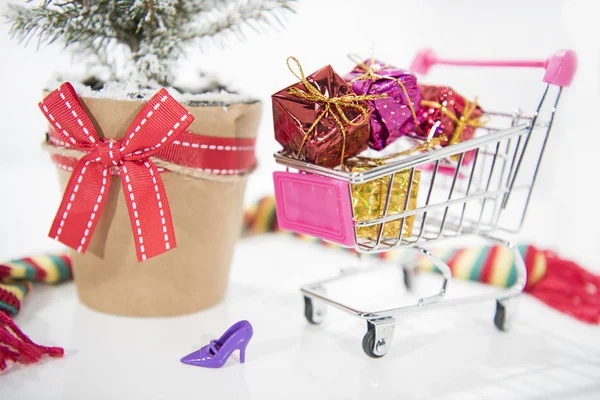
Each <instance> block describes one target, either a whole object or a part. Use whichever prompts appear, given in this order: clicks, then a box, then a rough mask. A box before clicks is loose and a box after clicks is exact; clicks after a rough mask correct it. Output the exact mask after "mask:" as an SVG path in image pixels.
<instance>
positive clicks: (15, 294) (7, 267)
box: [0, 255, 72, 371]
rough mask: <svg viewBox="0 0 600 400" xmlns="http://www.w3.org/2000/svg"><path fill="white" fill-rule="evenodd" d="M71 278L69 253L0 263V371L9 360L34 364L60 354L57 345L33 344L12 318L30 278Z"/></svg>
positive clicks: (26, 291) (18, 307) (53, 280)
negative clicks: (43, 358)
mask: <svg viewBox="0 0 600 400" xmlns="http://www.w3.org/2000/svg"><path fill="white" fill-rule="evenodd" d="M71 278H72V273H71V259H70V258H69V257H68V256H65V255H61V256H57V255H47V256H37V257H31V258H23V259H21V260H13V261H10V262H7V263H4V264H0V371H3V370H4V369H5V368H6V367H7V364H8V362H9V361H11V362H18V363H20V364H33V363H36V362H38V361H39V360H40V359H41V358H42V357H44V356H50V357H62V355H63V353H64V351H63V349H61V348H60V347H46V346H40V345H38V344H35V343H34V342H33V341H32V340H31V339H29V337H27V335H25V334H24V333H23V332H22V331H21V330H20V329H19V327H18V326H17V325H16V324H15V323H14V321H13V320H12V318H13V317H14V316H16V315H17V313H18V312H19V310H20V309H21V303H22V302H23V298H24V297H25V295H26V294H27V293H29V291H30V290H31V284H32V282H45V283H58V282H62V281H66V280H70V279H71Z"/></svg>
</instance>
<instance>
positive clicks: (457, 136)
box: [421, 97, 488, 161]
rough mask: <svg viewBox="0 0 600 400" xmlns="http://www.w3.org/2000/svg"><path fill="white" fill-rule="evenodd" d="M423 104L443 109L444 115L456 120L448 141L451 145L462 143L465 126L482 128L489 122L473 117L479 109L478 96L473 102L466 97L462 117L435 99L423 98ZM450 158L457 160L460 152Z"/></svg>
mask: <svg viewBox="0 0 600 400" xmlns="http://www.w3.org/2000/svg"><path fill="white" fill-rule="evenodd" d="M421 105H422V106H425V107H431V108H435V109H437V110H441V111H442V113H444V115H446V116H448V117H449V118H450V119H451V120H452V121H453V122H454V131H453V132H452V136H451V137H450V141H449V142H448V144H449V145H453V144H456V143H460V140H461V138H462V133H463V130H464V129H465V127H467V126H470V127H473V128H480V127H482V126H484V125H485V124H486V123H487V122H488V121H482V120H481V117H475V118H471V114H473V112H474V111H475V110H476V109H477V97H476V98H475V100H474V101H472V102H471V101H468V100H466V99H465V106H464V108H463V112H462V115H461V116H460V118H457V117H456V115H454V114H453V113H451V112H450V110H448V108H447V107H446V106H443V105H441V104H440V103H437V102H435V101H429V100H421ZM442 137H444V138H445V139H446V140H447V138H446V136H445V135H443V134H442V135H440V136H439V138H442ZM446 140H444V141H446ZM440 143H441V142H440ZM450 158H452V160H454V161H457V160H458V154H455V155H453V156H451V157H450Z"/></svg>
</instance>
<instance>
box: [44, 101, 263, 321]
mask: <svg viewBox="0 0 600 400" xmlns="http://www.w3.org/2000/svg"><path fill="white" fill-rule="evenodd" d="M80 101H81V103H82V105H83V107H84V108H85V111H86V112H87V115H88V116H89V117H90V119H91V121H92V122H93V125H94V126H95V128H96V131H97V132H98V136H100V137H101V138H123V137H125V135H127V134H128V128H129V126H130V124H131V123H132V121H133V120H134V118H135V117H136V115H138V113H140V110H142V107H143V106H144V105H145V104H146V101H124V100H112V99H103V98H86V97H82V98H80ZM183 106H184V107H185V109H187V110H188V111H189V113H190V114H191V115H192V116H194V118H195V119H194V122H193V123H192V124H191V125H190V126H189V127H188V128H187V132H186V133H187V134H190V133H191V134H194V135H202V136H198V137H201V138H202V140H205V139H206V140H208V142H207V143H218V140H220V138H234V139H240V140H241V141H242V142H244V143H252V144H251V145H248V146H243V149H242V146H227V147H229V148H228V149H227V150H226V149H225V146H219V145H214V144H213V145H210V144H204V143H202V141H201V140H200V141H192V142H191V143H189V142H187V145H186V142H184V141H177V140H176V141H175V142H173V143H172V144H171V145H170V147H169V148H173V149H175V150H178V149H179V147H176V146H183V147H187V149H186V150H187V151H188V152H187V153H186V154H187V159H186V160H185V163H187V165H174V164H173V163H166V165H165V163H161V160H160V159H157V158H152V160H153V161H154V163H155V164H156V166H157V167H158V168H159V170H161V169H160V168H161V167H163V168H165V169H167V170H166V171H164V172H162V170H161V173H160V177H161V178H162V182H163V184H164V189H165V192H166V196H167V198H168V204H169V206H170V210H171V217H172V221H173V228H174V234H175V237H176V241H177V243H176V247H174V248H172V249H170V250H168V251H166V252H164V253H162V254H160V255H157V256H155V257H151V258H148V259H146V260H144V261H142V262H139V261H138V259H139V254H136V243H135V240H136V239H137V237H136V236H135V235H134V233H133V232H132V227H133V226H132V222H130V214H129V212H128V205H127V203H126V200H125V199H126V197H125V196H126V195H127V193H123V191H124V190H125V191H127V190H126V189H124V188H125V187H126V186H122V182H121V177H120V176H119V174H118V173H117V174H113V175H112V176H110V175H109V177H108V179H111V180H112V181H111V183H110V189H109V190H108V193H107V194H106V196H107V197H106V202H105V204H104V208H103V210H102V213H101V215H100V216H99V219H98V222H97V225H96V227H95V230H94V232H93V235H91V238H90V239H89V246H88V248H87V250H86V252H85V254H81V253H79V252H75V251H73V269H74V278H75V283H76V286H77V293H78V296H79V299H80V300H81V302H82V303H84V304H85V305H87V306H89V307H91V308H93V309H96V310H98V311H103V312H106V313H110V314H118V315H127V316H174V315H181V314H188V313H193V312H197V311H200V310H203V309H205V308H207V307H210V306H212V305H214V304H215V303H217V302H218V301H219V300H220V299H221V298H222V297H223V295H224V292H225V289H226V287H227V282H228V275H229V266H230V262H231V257H232V252H233V247H234V245H235V243H236V240H237V238H238V237H239V235H240V230H241V223H242V209H243V197H244V190H245V186H246V179H247V174H248V173H249V172H250V171H251V169H252V167H253V165H252V166H251V167H248V166H247V165H246V166H245V167H246V168H245V169H244V168H243V167H244V166H243V165H242V164H243V163H244V162H242V161H240V165H239V166H240V168H239V169H229V170H218V169H216V170H213V169H210V168H196V167H191V166H190V165H198V163H202V162H204V161H206V160H209V161H210V159H213V158H214V159H215V160H217V161H216V162H217V163H218V160H219V159H221V158H222V156H223V155H224V153H225V152H227V156H228V157H229V158H230V159H231V157H232V156H234V154H238V153H239V155H240V160H241V158H242V157H243V156H244V154H243V153H242V151H245V152H251V154H252V160H254V158H253V157H254V156H253V152H254V147H253V143H254V140H253V139H254V138H255V135H256V131H257V128H258V123H259V119H260V108H261V106H260V103H242V104H232V105H229V106H223V105H218V106H190V105H186V104H183ZM53 130H56V129H51V130H50V135H49V145H48V146H46V147H48V148H51V150H50V153H51V154H52V159H53V160H54V161H55V162H56V164H57V167H58V169H59V171H58V174H59V180H60V184H61V186H62V188H63V190H64V189H65V187H66V185H67V182H68V180H69V177H70V175H71V173H72V172H71V171H72V169H73V165H75V164H76V162H77V157H71V158H69V155H70V154H69V150H68V149H64V148H61V147H60V143H58V144H57V143H56V142H58V140H56V139H53ZM187 137H188V138H189V137H190V136H189V135H188V136H187ZM213 139H214V141H211V140H213ZM102 140H104V139H102ZM236 151H237V152H238V153H235V152H236ZM219 152H220V153H219ZM245 156H246V161H245V162H246V163H247V159H248V154H247V153H246V155H245ZM234 157H237V156H234ZM203 160H204V161H203ZM253 162H254V161H253ZM185 163H184V164H185ZM208 169H210V171H208ZM140 207H143V204H140Z"/></svg>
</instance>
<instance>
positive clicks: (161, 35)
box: [5, 0, 295, 85]
mask: <svg viewBox="0 0 600 400" xmlns="http://www.w3.org/2000/svg"><path fill="white" fill-rule="evenodd" d="M294 3H295V0H96V1H91V0H69V1H67V0H61V1H57V0H43V1H38V4H37V5H33V6H31V5H30V6H20V5H14V4H11V5H9V6H8V9H7V11H6V14H5V16H6V18H7V19H8V21H9V22H10V23H11V24H12V25H11V34H12V36H13V37H14V38H15V39H17V40H18V41H20V42H24V43H28V42H29V41H30V40H31V39H37V42H38V46H39V45H41V44H50V43H54V42H62V43H63V44H64V45H65V46H66V47H72V46H77V49H78V51H79V52H80V53H83V54H84V55H87V57H88V59H89V60H92V59H94V60H96V61H100V62H101V63H102V64H104V65H105V66H106V67H107V68H109V69H110V72H111V75H112V76H121V77H123V78H125V79H135V80H137V81H139V83H141V84H148V83H149V82H156V83H158V84H160V85H168V84H170V83H171V82H172V80H173V76H172V71H173V66H174V64H175V62H176V61H178V60H179V59H180V57H181V56H182V55H183V54H184V52H185V49H186V47H187V46H190V45H191V44H192V43H193V42H196V41H199V40H202V39H206V38H215V37H217V36H220V35H223V34H226V33H228V32H233V33H235V34H237V35H241V34H242V33H243V28H244V26H250V27H252V28H253V29H255V30H258V29H260V28H263V27H265V26H273V25H277V24H278V23H279V24H281V22H280V18H279V17H280V16H281V15H283V14H285V13H286V12H293V11H294ZM119 48H124V49H126V52H125V53H126V56H127V58H128V60H129V62H126V63H125V64H129V67H128V68H121V67H117V63H116V61H115V60H114V59H113V58H111V57H109V56H108V55H109V50H110V51H111V52H114V51H115V50H116V49H119ZM118 69H121V70H125V71H126V72H125V73H119V71H117V70H118ZM121 72H122V71H121Z"/></svg>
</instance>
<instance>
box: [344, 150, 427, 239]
mask: <svg viewBox="0 0 600 400" xmlns="http://www.w3.org/2000/svg"><path fill="white" fill-rule="evenodd" d="M392 157H398V154H394V155H393V156H389V157H386V158H368V157H356V158H352V159H350V160H348V162H347V164H346V165H347V167H348V169H349V170H350V171H351V172H366V171H368V170H370V169H372V168H375V167H378V166H380V165H384V164H386V161H387V160H389V159H390V158H392ZM410 174H411V173H410V170H409V169H406V170H403V171H399V172H396V173H394V182H393V183H392V187H391V193H390V200H389V204H388V213H387V215H394V214H400V213H402V212H404V211H409V210H414V209H415V208H416V207H417V197H418V194H419V183H420V180H421V171H418V170H415V171H414V174H413V176H412V181H411V179H410ZM389 183H390V175H386V176H383V177H381V178H377V179H374V180H372V181H369V182H365V183H359V184H353V185H352V208H353V210H354V217H355V219H356V220H357V221H370V220H373V219H376V218H381V217H383V216H384V212H385V200H386V198H387V192H388V189H389ZM409 188H410V196H409V199H408V203H406V197H407V196H408V195H409V193H408V192H409ZM405 204H406V210H405V209H404V205H405ZM401 222H403V224H402V234H403V235H411V234H412V230H413V226H414V222H415V217H414V215H411V216H409V217H406V218H404V221H402V220H401V219H399V220H397V221H391V222H387V223H385V224H383V227H381V224H378V225H372V226H363V227H359V228H358V229H357V231H356V234H357V236H358V238H359V239H366V240H377V236H378V235H379V230H380V229H383V232H382V234H381V237H382V239H395V238H397V237H398V235H399V232H400V224H401Z"/></svg>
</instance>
